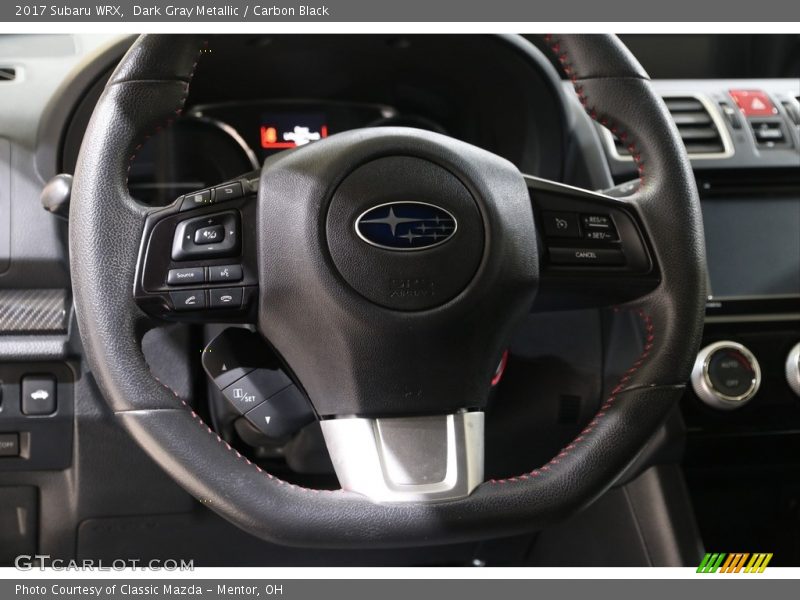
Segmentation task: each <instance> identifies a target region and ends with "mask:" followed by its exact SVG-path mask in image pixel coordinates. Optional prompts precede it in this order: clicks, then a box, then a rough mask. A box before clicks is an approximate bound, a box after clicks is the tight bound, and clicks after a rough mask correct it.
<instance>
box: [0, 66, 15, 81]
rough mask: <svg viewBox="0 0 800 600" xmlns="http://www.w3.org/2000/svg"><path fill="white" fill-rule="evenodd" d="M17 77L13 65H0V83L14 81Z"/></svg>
mask: <svg viewBox="0 0 800 600" xmlns="http://www.w3.org/2000/svg"><path fill="white" fill-rule="evenodd" d="M16 78H17V70H16V69H15V68H14V67H0V83H5V82H6V81H14V80H15V79H16Z"/></svg>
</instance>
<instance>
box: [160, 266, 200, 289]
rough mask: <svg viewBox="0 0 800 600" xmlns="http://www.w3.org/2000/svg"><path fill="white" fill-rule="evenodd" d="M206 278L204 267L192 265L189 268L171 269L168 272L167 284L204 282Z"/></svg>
mask: <svg viewBox="0 0 800 600" xmlns="http://www.w3.org/2000/svg"><path fill="white" fill-rule="evenodd" d="M205 280H206V273H205V270H204V269H203V267H191V268H188V269H170V270H169V273H167V284H169V285H188V284H192V283H203V282H204V281H205Z"/></svg>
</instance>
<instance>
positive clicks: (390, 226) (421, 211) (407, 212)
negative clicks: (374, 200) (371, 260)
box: [356, 202, 457, 250]
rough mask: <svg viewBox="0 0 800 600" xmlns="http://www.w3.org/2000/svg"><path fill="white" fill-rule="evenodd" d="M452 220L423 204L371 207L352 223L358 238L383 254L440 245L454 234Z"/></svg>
mask: <svg viewBox="0 0 800 600" xmlns="http://www.w3.org/2000/svg"><path fill="white" fill-rule="evenodd" d="M456 227H457V223H456V219H455V217H454V216H453V215H452V214H450V213H449V212H448V211H446V210H445V209H443V208H440V207H438V206H434V205H433V204H427V203H425V202H390V203H388V204H381V205H379V206H374V207H373V208H371V209H369V210H368V211H366V212H364V213H363V214H362V215H361V216H360V217H358V219H357V220H356V233H357V234H358V237H360V238H361V239H362V240H364V241H365V242H367V243H368V244H372V245H373V246H377V247H378V248H384V249H386V250H422V249H423V248H431V247H433V246H438V245H440V244H444V243H445V242H446V241H447V240H449V239H450V238H452V237H453V235H455V232H456Z"/></svg>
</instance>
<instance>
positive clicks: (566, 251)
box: [525, 176, 660, 310]
mask: <svg viewBox="0 0 800 600" xmlns="http://www.w3.org/2000/svg"><path fill="white" fill-rule="evenodd" d="M525 182H526V184H527V186H528V192H529V194H530V197H531V203H532V205H533V208H534V214H535V219H536V223H537V228H538V239H539V240H540V244H541V249H540V250H541V257H542V266H541V275H540V287H539V293H538V295H537V298H536V303H535V305H534V310H565V309H572V308H586V307H592V306H608V305H612V304H620V303H624V302H629V301H631V300H635V299H636V298H639V297H641V296H644V295H645V294H647V293H648V292H650V291H652V290H653V289H655V288H656V287H657V286H658V283H659V281H660V276H659V269H658V265H657V264H656V262H655V260H654V258H653V253H652V251H651V244H650V242H649V240H648V239H647V236H646V233H645V231H646V230H645V228H644V227H643V224H642V218H641V216H640V215H639V213H638V211H637V210H636V205H635V204H634V203H633V202H631V201H629V200H628V199H627V198H620V197H613V196H610V195H606V194H601V193H596V192H591V191H588V190H583V189H580V188H576V187H572V186H569V185H565V184H562V183H556V182H554V181H549V180H545V179H539V178H537V177H531V176H525Z"/></svg>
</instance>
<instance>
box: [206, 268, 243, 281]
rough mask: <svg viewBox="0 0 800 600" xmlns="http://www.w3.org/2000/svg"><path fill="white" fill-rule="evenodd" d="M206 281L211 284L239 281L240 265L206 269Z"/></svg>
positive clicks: (240, 274) (240, 276) (240, 275)
mask: <svg viewBox="0 0 800 600" xmlns="http://www.w3.org/2000/svg"><path fill="white" fill-rule="evenodd" d="M208 280H209V281H211V282H212V283H213V282H219V281H241V280H242V265H222V266H216V267H208Z"/></svg>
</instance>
